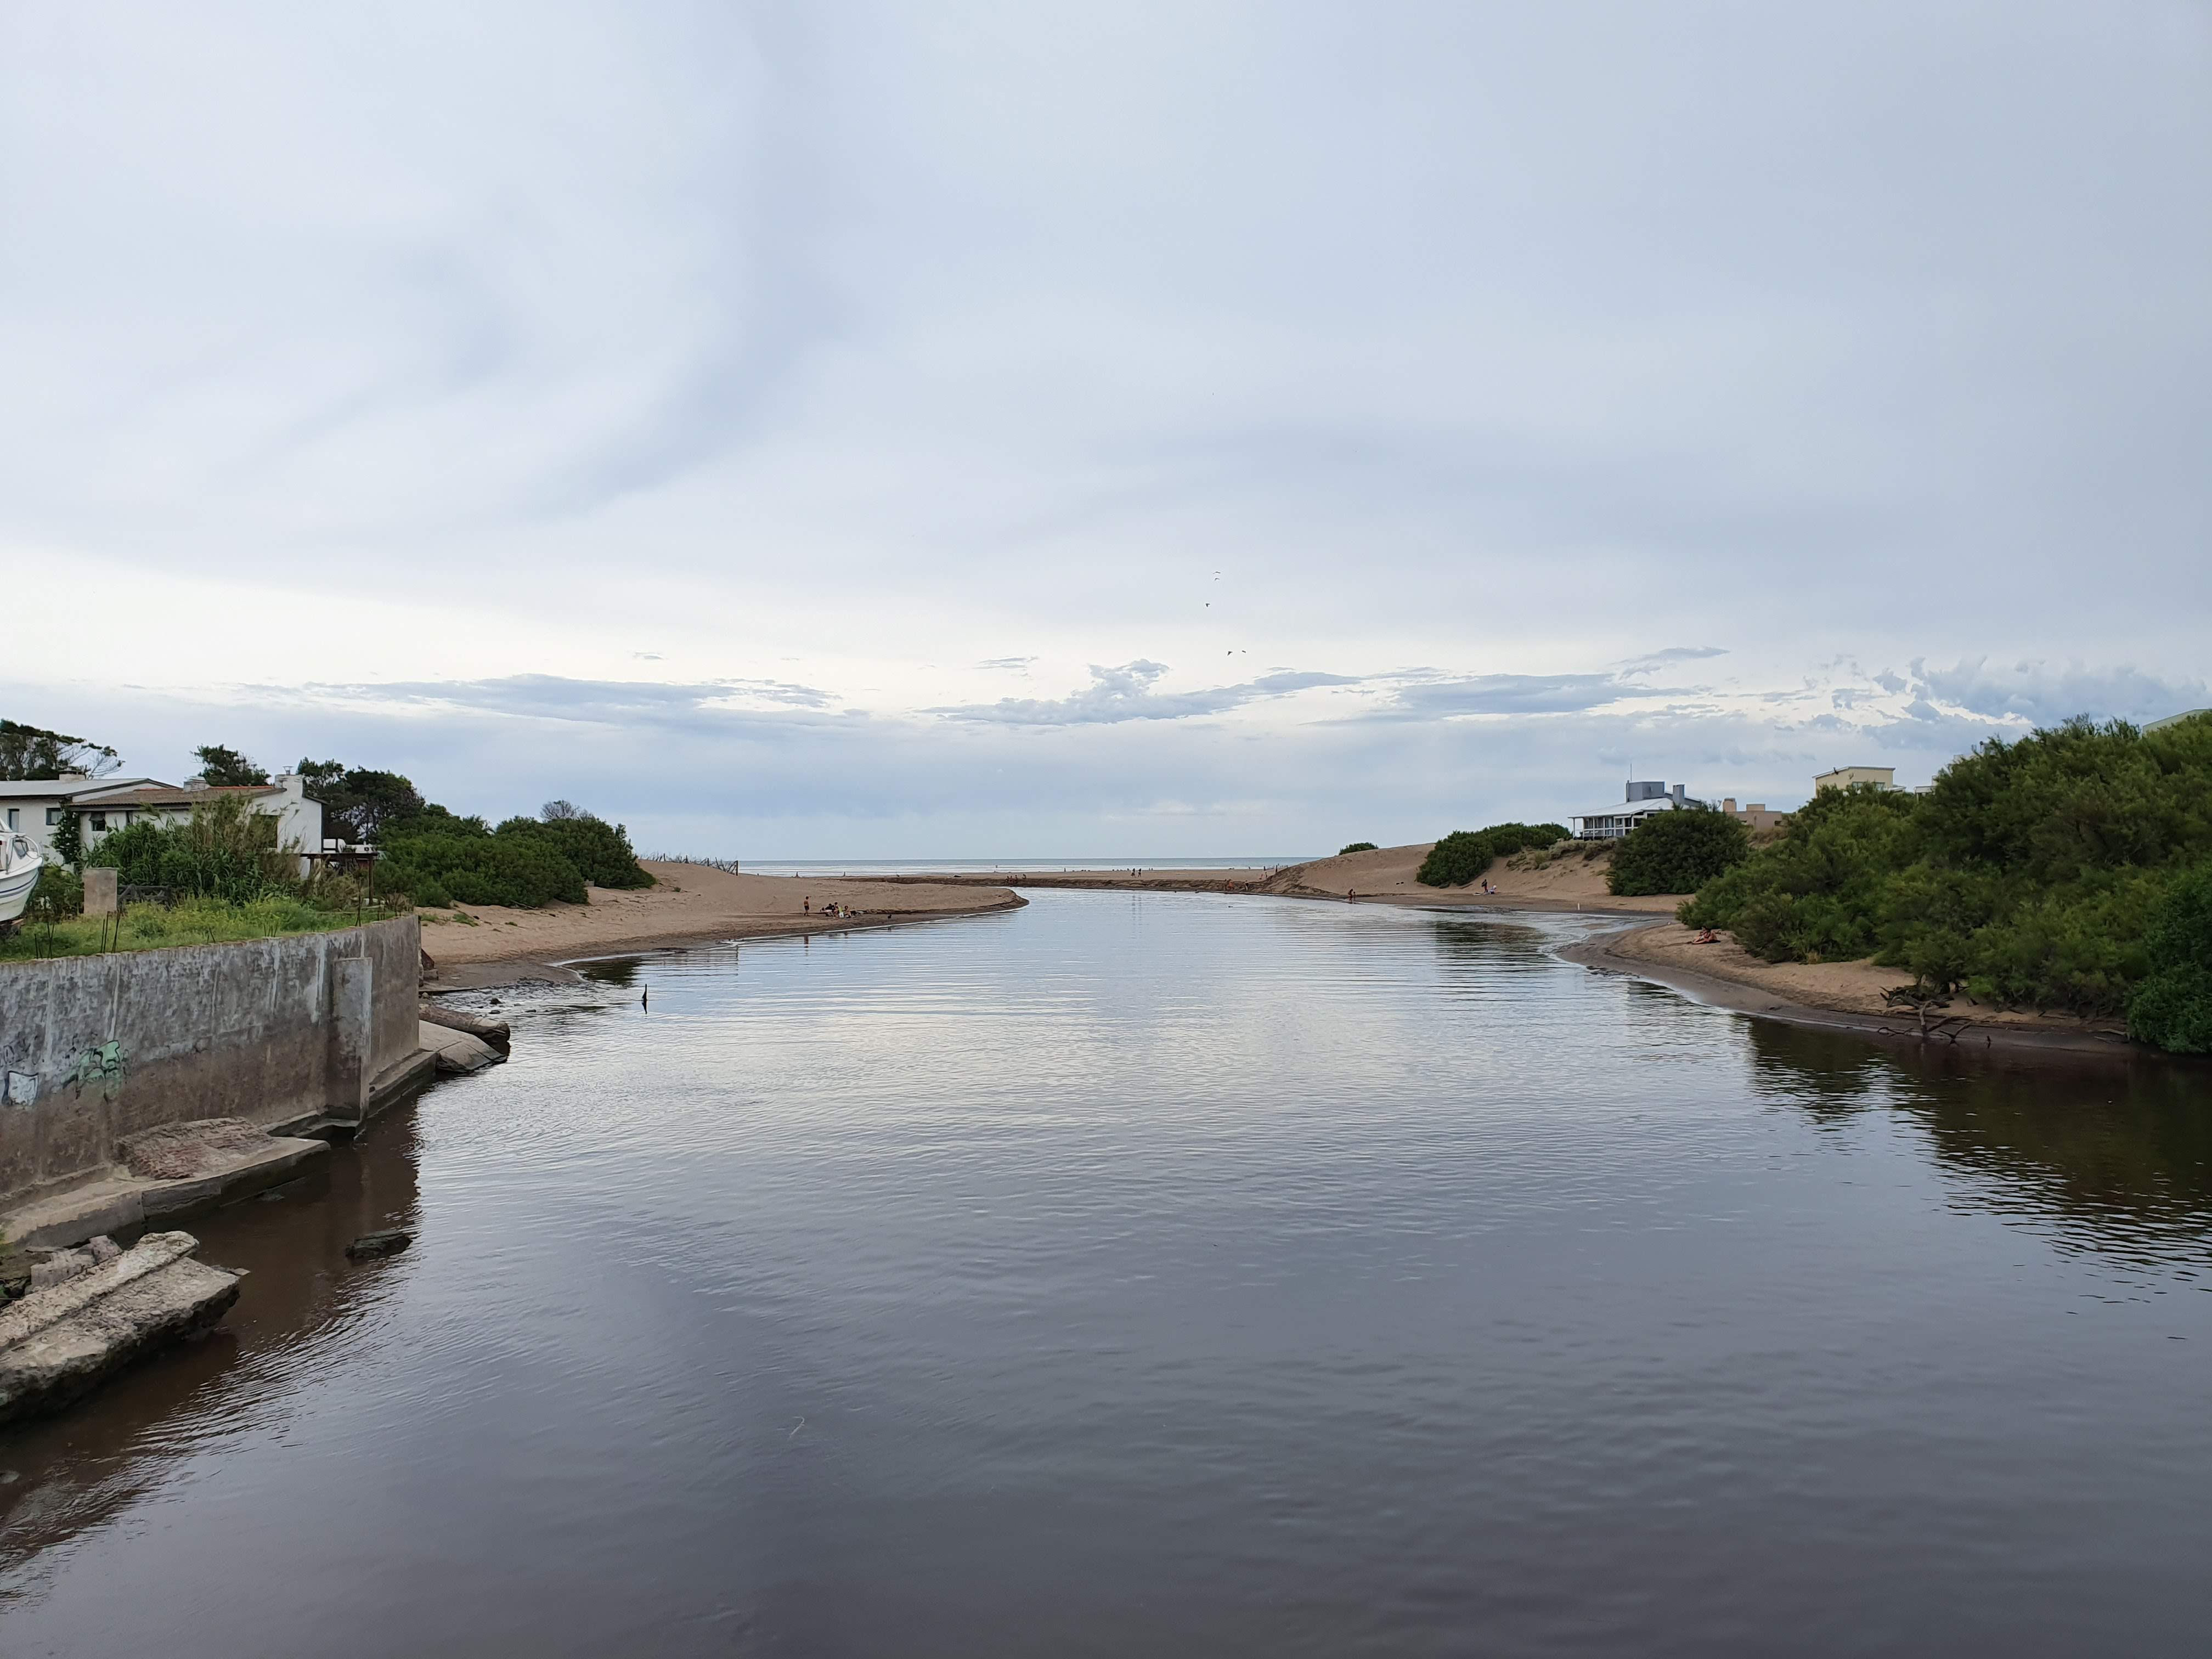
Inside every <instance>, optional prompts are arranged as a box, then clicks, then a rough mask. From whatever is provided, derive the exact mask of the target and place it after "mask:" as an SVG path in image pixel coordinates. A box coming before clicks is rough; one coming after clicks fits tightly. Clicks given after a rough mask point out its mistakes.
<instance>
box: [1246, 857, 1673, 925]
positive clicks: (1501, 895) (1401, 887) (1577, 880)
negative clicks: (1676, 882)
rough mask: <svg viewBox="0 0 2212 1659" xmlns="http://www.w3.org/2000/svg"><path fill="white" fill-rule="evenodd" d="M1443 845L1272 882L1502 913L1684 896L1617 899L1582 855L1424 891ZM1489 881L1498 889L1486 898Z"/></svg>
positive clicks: (1522, 864)
mask: <svg viewBox="0 0 2212 1659" xmlns="http://www.w3.org/2000/svg"><path fill="white" fill-rule="evenodd" d="M1434 844H1435V843H1434V842H1421V843H1419V845H1417V846H1413V847H1385V848H1380V849H1379V850H1377V851H1376V852H1372V853H1346V854H1341V855H1340V856H1338V857H1336V858H1333V859H1320V860H1316V861H1315V862H1313V863H1311V864H1302V865H1299V866H1297V868H1296V869H1295V870H1289V871H1285V872H1283V874H1282V876H1280V877H1279V878H1276V880H1275V881H1273V882H1271V883H1268V884H1264V885H1263V886H1262V887H1261V890H1262V891H1268V892H1288V893H1310V894H1313V895H1316V896H1325V897H1328V898H1341V897H1343V896H1344V895H1345V894H1346V892H1347V891H1350V892H1355V893H1357V894H1358V896H1359V897H1360V898H1362V899H1363V900H1364V899H1391V900H1399V901H1413V902H1419V903H1423V904H1437V903H1446V904H1450V903H1464V904H1473V905H1488V906H1492V907H1493V908H1501V909H1544V910H1552V909H1594V910H1625V911H1633V912H1638V913H1644V912H1649V913H1652V914H1655V915H1672V914H1673V913H1674V907H1675V906H1676V905H1677V904H1680V902H1681V897H1680V896H1679V895H1677V896H1665V897H1654V898H1616V897H1614V896H1613V895H1612V894H1611V893H1608V892H1607V891H1606V890H1605V873H1606V870H1607V867H1608V865H1607V860H1605V859H1603V858H1597V859H1585V858H1583V856H1582V855H1581V854H1580V852H1579V851H1574V852H1570V853H1568V854H1566V855H1565V856H1564V857H1559V858H1554V859H1552V860H1549V861H1548V862H1547V864H1546V865H1545V866H1544V867H1543V868H1542V869H1536V868H1534V867H1532V866H1534V863H1535V860H1534V859H1533V858H1531V857H1529V856H1528V855H1527V854H1521V855H1518V856H1516V858H1507V859H1493V860H1491V865H1490V868H1489V869H1488V870H1487V871H1486V872H1483V874H1482V875H1481V876H1480V877H1477V878H1476V879H1475V880H1474V881H1473V882H1470V883H1468V884H1467V885H1466V886H1464V887H1424V886H1422V885H1421V884H1420V883H1419V882H1418V881H1416V880H1414V879H1413V876H1414V872H1416V871H1418V870H1419V868H1420V867H1421V860H1424V859H1425V858H1426V857H1428V855H1429V848H1431V846H1433V845H1434ZM1485 880H1487V881H1489V882H1490V883H1491V884H1492V885H1493V886H1495V887H1496V888H1497V889H1498V891H1497V893H1496V894H1495V895H1494V896H1486V895H1485V894H1484V893H1483V891H1482V889H1481V885H1480V884H1481V883H1482V882H1483V881H1485Z"/></svg>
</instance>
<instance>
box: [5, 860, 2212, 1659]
mask: <svg viewBox="0 0 2212 1659" xmlns="http://www.w3.org/2000/svg"><path fill="white" fill-rule="evenodd" d="M1576 928H1577V924H1576V923H1574V922H1573V921H1571V919H1550V920H1547V919H1543V918H1536V919H1533V920H1532V921H1530V922H1529V923H1528V925H1526V926H1522V925H1506V924H1504V923H1500V922H1497V921H1484V920H1480V919H1475V918H1471V917H1468V916H1465V915H1449V916H1434V915H1421V914H1418V913H1412V912H1407V911H1401V910H1391V909H1385V908H1380V907H1374V908H1370V907H1352V906H1339V907H1330V906H1327V905H1316V904H1297V903H1294V902H1272V901H1260V900H1250V899H1237V898H1223V897H1216V896H1160V895H1133V894H1083V893H1059V892H1040V893H1039V894H1037V895H1036V896H1035V901H1034V902H1033V903H1032V904H1031V906H1030V908H1028V909H1027V910H1024V911H1021V912H1018V913H1012V914H1008V915H996V916H992V917H987V918H981V919H977V920H975V921H962V922H959V923H955V924H949V925H941V926H935V927H927V928H915V929H905V930H895V931H890V932H884V933H855V934H836V935H829V936H826V937H823V938H819V939H813V940H811V941H808V940H802V939H783V940H775V941H763V942H761V943H760V944H758V945H742V946H736V945H728V946H722V947H719V948H716V949H711V950H702V951H690V952H673V953H667V954H656V955H652V956H648V957H639V958H629V959H624V960H623V961H621V962H618V963H603V964H595V965H594V968H593V969H592V975H591V977H592V983H590V984H588V985H586V986H585V987H564V988H562V989H560V990H558V991H547V992H544V994H539V995H534V996H533V997H532V999H530V1000H524V1001H520V1002H519V1001H518V1000H516V999H514V998H512V997H509V998H507V1000H506V1006H503V1007H502V1008H501V1010H500V1012H501V1013H502V1014H503V1015H505V1016H507V1017H508V1018H511V1019H512V1020H513V1023H514V1025H515V1042H514V1058H513V1061H512V1062H511V1063H510V1064H509V1065H507V1066H502V1067H500V1068H497V1069H496V1070H495V1071H492V1072H489V1073H484V1074H483V1075H481V1076H479V1077H477V1078H472V1079H459V1080H456V1081H454V1082H453V1083H451V1084H447V1085H441V1086H440V1087H439V1088H437V1089H435V1090H434V1091H432V1092H431V1093H430V1094H428V1096H426V1097H425V1098H424V1099H423V1101H422V1103H421V1104H420V1105H419V1107H417V1108H416V1109H414V1110H412V1111H411V1112H410V1113H407V1114H404V1115H399V1116H397V1117H395V1118H393V1119H392V1120H391V1121H387V1122H385V1123H382V1124H380V1125H379V1126H377V1127H376V1129H375V1131H374V1133H372V1134H371V1135H370V1136H368V1137H367V1138H366V1139H364V1140H363V1142H362V1144H361V1146H359V1147H357V1148H355V1149H351V1150H348V1151H342V1152H339V1153H338V1154H337V1155H336V1156H335V1158H333V1160H332V1165H331V1170H330V1172H329V1174H328V1176H327V1177H326V1179H327V1182H328V1188H329V1191H328V1194H327V1195H325V1196H322V1197H314V1196H313V1195H311V1194H306V1193H297V1194H287V1195H286V1196H285V1197H283V1198H282V1199H279V1200H272V1201H269V1202H257V1203H252V1204H248V1205H246V1206H241V1207H240V1208H239V1209H237V1210H234V1211H232V1212H227V1213H226V1214H225V1215H223V1216H222V1217H220V1218H215V1219H214V1220H212V1221H210V1222H209V1223H207V1224H205V1225H204V1227H203V1228H202V1231H203V1233H204V1237H206V1239H207V1248H206V1250H205V1254H206V1255H208V1256H209V1257H210V1259H211V1260H215V1261H223V1262H226V1263H231V1264H236V1265H244V1266H247V1267H252V1268H253V1269H254V1272H253V1274H252V1277H251V1278H250V1279H248V1280H247V1284H246V1294H245V1297H244V1298H243V1299H242V1300H241V1302H240V1306H239V1308H238V1309H237V1310H235V1311H234V1314H233V1316H232V1317H231V1320H230V1321H229V1322H228V1325H227V1327H226V1328H225V1329H224V1331H223V1332H222V1334H220V1335H218V1336H217V1337H216V1338H215V1339H213V1340H210V1341H209V1342H207V1343H205V1344H203V1345H201V1346H197V1347H196V1348H193V1349H191V1350H187V1351H185V1352H182V1353H179V1354H177V1355H174V1356H171V1357H168V1358H164V1359H162V1360H161V1361H159V1362H157V1363H155V1364H152V1365H149V1367H147V1368H145V1369H144V1370H140V1371H138V1372H137V1373H135V1374H133V1375H132V1376H131V1377H130V1378H128V1379H127V1380H126V1381H125V1382H124V1383H121V1384H119V1385H118V1386H117V1387H116V1388H114V1389H111V1390H110V1391H109V1392H108V1393H106V1395H102V1396H101V1397H100V1399H99V1401H96V1402H95V1403H94V1404H93V1405H92V1406H90V1407H88V1408H86V1409H85V1410H83V1411H81V1412H80V1413H77V1414H76V1415H74V1416H72V1417H69V1418H65V1419H61V1420H59V1421H58V1422H55V1423H52V1424H49V1425H44V1426H41V1427H39V1428H37V1429H34V1430H32V1431H26V1432H22V1433H19V1434H18V1435H17V1436H15V1437H14V1438H13V1439H11V1440H10V1441H9V1442H8V1443H7V1444H6V1446H5V1448H4V1451H3V1452H0V1465H3V1466H4V1468H5V1470H6V1471H8V1472H12V1473H13V1474H14V1475H15V1480H13V1482H12V1483H9V1484H5V1485H0V1504H7V1505H9V1506H10V1507H9V1508H8V1510H6V1512H5V1515H4V1519H0V1638H4V1639H0V1651H5V1652H6V1653H7V1654H9V1656H11V1659H12V1656H14V1655H15V1654H18V1653H30V1654H36V1653H49V1652H51V1653H65V1654H76V1653H107V1652H125V1651H137V1650H155V1649H158V1650H161V1651H163V1652H166V1653H170V1654H175V1655H180V1656H185V1659H191V1656H196V1655H199V1654H208V1655H217V1654H222V1655H229V1654H232V1653H235V1652H239V1651H250V1652H258V1651H301V1650H312V1651H315V1652H318V1653H327V1654H332V1655H356V1654H358V1655H363V1656H368V1655H378V1656H382V1655H386V1654H391V1653H395V1652H404V1653H409V1654H442V1653H453V1654H477V1653H487V1652H530V1653H563V1654H565V1653H593V1654H597V1653H605V1652H654V1653H720V1652H727V1651H732V1650H736V1651H748V1652H766V1653H779V1654H781V1653H792V1654H800V1653H804V1654H815V1653H829V1654H846V1653H853V1654H877V1653H881V1654H901V1655H906V1654H932V1653H945V1654H956V1653H957V1654H960V1655H963V1656H972V1655H977V1654H983V1655H991V1654H1007V1655H1014V1654H1021V1655H1029V1654H1037V1653H1054V1654H1061V1653H1074V1654H1084V1653H1097V1654H1114V1655H1117V1656H1119V1655H1127V1654H1130V1653H1181V1652H1205V1653H1222V1654H1241V1653H1254V1654H1260V1653H1264V1654H1267V1655H1270V1656H1273V1655H1280V1654H1286V1653H1293V1654H1294V1653H1311V1654H1326V1655H1331V1656H1334V1655H1340V1654H1352V1653H1377V1654H1381V1653H1389V1654H1398V1653H1406V1654H1431V1653H1433V1654H1447V1653H1450V1654H1456V1653H1465V1652H1470V1651H1494V1652H1511V1653H1533V1654H1552V1653H1560V1654H1565V1653H1590V1652H1635V1653H1638V1654H1644V1653H1656V1654H1667V1653H1681V1654H1697V1655H1700V1656H1704V1655H1711V1654H1739V1653H1740V1654H1765V1653H1771V1652H1774V1651H1779V1650H1787V1651H1792V1652H1799V1653H1814V1654H1826V1653H1836V1654H1844V1653H1863V1652H1869V1651H1875V1650H1882V1651H1899V1650H1905V1651H1927V1652H1937V1651H1943V1652H1978V1651H2002V1652H2005V1653H2008V1654H2038V1653H2052V1654H2057V1653H2072V1652H2081V1651H2089V1650H2113V1649H2119V1650H2136V1649H2147V1650H2187V1649H2188V1648H2189V1647H2190V1646H2191V1644H2192V1643H2194V1642H2195V1641H2196V1640H2197V1638H2198V1637H2199V1636H2200V1635H2201V1631H2202V1628H2203V1618H2204V1615H2205V1614H2206V1613H2207V1612H2208V1611H2212V1606H2208V1601H2212V1597H2208V1592H2207V1590H2206V1589H2205V1586H2204V1582H2203V1580H2204V1575H2203V1571H2202V1559H2201V1558H2202V1547H2201V1540H2202V1535H2203V1503H2204V1499H2203V1493H2204V1492H2205V1491H2206V1490H2208V1488H2212V1449H2208V1445H2207V1441H2206V1437H2205V1436H2204V1435H2203V1407H2204V1401H2205V1388H2206V1374H2205V1371H2204V1365H2205V1363H2206V1356H2207V1354H2208V1352H2212V1297H2207V1296H2206V1295H2204V1294H2203V1285H2205V1284H2206V1283H2207V1282H2208V1279H2207V1276H2206V1275H2205V1273H2204V1272H2203V1269H2204V1267H2205V1265H2206V1255H2207V1249H2208V1241H2212V1172H2209V1171H2208V1152H2212V1148H2208V1144H2207V1115H2208V1101H2207V1095H2208V1090H2207V1085H2206V1075H2207V1074H2206V1073H2205V1072H2204V1071H2203V1069H2201V1068H2183V1067H2174V1066H2136V1067H2132V1068H2130V1067H2126V1066H2113V1067H2110V1068H2087V1069H2075V1070H2056V1069H2051V1068H2048V1067H2044V1068H2034V1069H2024V1068H2021V1067H2019V1066H2007V1065H2005V1064H2004V1063H2003V1062H2002V1057H1998V1058H1996V1059H1992V1058H1991V1057H1989V1056H1984V1055H1976V1054H1970V1053H1967V1052H1964V1051H1955V1050H1948V1049H1946V1050H1932V1051H1926V1052H1923V1051H1920V1050H1917V1049H1913V1048H1895V1047H1891V1048H1873V1047H1870V1046H1868V1045H1866V1044H1863V1043H1861V1042H1856V1041H1854V1040H1852V1039H1850V1038H1849V1037H1847V1036H1840V1035H1838V1034H1834V1033H1830V1032H1821V1031H1808V1030H1797V1029H1795V1028H1790V1027H1784V1026H1777V1025H1765V1024H1752V1023H1750V1022H1748V1021H1746V1020H1744V1019H1742V1018H1740V1017H1737V1016H1735V1015H1732V1014H1728V1013H1724V1012H1718V1011H1716V1010H1713V1009H1710V1008H1705V1007H1701V1006H1697V1005H1695V1004H1693V1003H1691V1002H1688V1001H1686V1000H1684V999H1682V998H1680V997H1679V996H1676V995H1674V994H1672V993H1671V992H1668V991H1664V990H1662V989H1660V988H1658V987H1651V986H1647V985H1644V984H1641V983H1638V982H1635V981H1624V980H1621V979H1619V978H1617V977H1613V976H1610V975H1596V974H1589V973H1586V972H1584V971H1583V970H1581V969H1575V968H1571V967H1568V966H1566V965H1565V964H1563V963H1559V961H1558V960H1557V959H1556V958H1555V957H1553V956H1551V955H1550V954H1549V953H1548V950H1549V946H1550V945H1553V944H1554V943H1556V942H1557V941H1558V940H1559V939H1563V938H1565V937H1569V936H1571V935H1572V934H1573V933H1575V931H1576ZM647 990H649V991H650V993H651V995H650V1000H649V1002H647V1001H646V1000H644V997H643V994H644V993H645V992H646V991H647ZM395 1224H401V1225H416V1226H418V1227H419V1229H420V1238H419V1241H418V1243H417V1244H416V1248H415V1249H413V1250H411V1251H410V1252H409V1253H407V1254H406V1255H402V1256H399V1257H397V1258H394V1259H392V1260H391V1261H385V1262H379V1263H374V1264H368V1265H366V1266H360V1267H356V1266H353V1265H350V1264H348V1263H347V1262H346V1261H345V1260H344V1257H343V1246H344V1244H345V1243H346V1242H347V1241H348V1240H349V1239H350V1238H351V1237H354V1236H355V1235H356V1234H357V1233H360V1232H362V1231H368V1230H370V1229H371V1228H374V1227H377V1226H382V1225H395Z"/></svg>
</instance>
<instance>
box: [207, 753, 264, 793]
mask: <svg viewBox="0 0 2212 1659" xmlns="http://www.w3.org/2000/svg"><path fill="white" fill-rule="evenodd" d="M192 753H193V754H194V755H196V756H197V757H199V763H200V781H201V782H202V783H204V784H205V785H207V787H209V788H210V789H224V788H235V787H239V786H240V785H241V784H253V783H266V782H268V781H269V774H268V772H267V770H266V769H264V768H262V767H258V766H256V765H255V764H254V763H253V762H252V760H251V759H250V758H248V757H246V756H244V755H241V754H240V753H239V752H238V750H235V749H226V748H224V747H223V746H222V744H219V743H210V744H204V746H202V747H200V748H198V749H195V750H192Z"/></svg>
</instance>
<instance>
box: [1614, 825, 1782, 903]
mask: <svg viewBox="0 0 2212 1659" xmlns="http://www.w3.org/2000/svg"><path fill="white" fill-rule="evenodd" d="M1750 852H1751V836H1750V832H1749V831H1748V830H1747V829H1745V828H1744V827H1743V823H1742V821H1741V819H1738V818H1733V817H1729V815H1728V814H1727V813H1725V812H1711V811H1705V809H1704V808H1702V807H1694V806H1693V807H1682V808H1678V809H1676V810H1675V811H1668V812H1653V813H1651V814H1650V815H1649V816H1648V817H1645V818H1644V822H1643V823H1639V824H1638V825H1637V826H1636V828H1635V829H1632V830H1630V831H1629V832H1628V834H1627V835H1626V836H1624V837H1622V839H1621V842H1620V846H1619V847H1618V848H1615V849H1614V852H1613V868H1612V869H1610V870H1608V871H1607V872H1606V878H1605V885H1606V890H1607V891H1608V892H1610V893H1613V894H1616V895H1618V896H1621V897H1624V898H1626V897H1632V896H1633V897H1641V896H1644V895H1645V894H1650V893H1693V892H1695V891H1697V890H1698V889H1699V887H1701V886H1703V885H1704V884H1705V883H1706V882H1709V881H1711V880H1712V879H1713V878H1714V877H1716V876H1717V875H1720V874H1721V873H1723V872H1724V871H1726V870H1728V869H1729V868H1731V867H1732V866H1735V865H1738V864H1741V863H1742V862H1743V860H1745V858H1747V856H1748V855H1749V854H1750Z"/></svg>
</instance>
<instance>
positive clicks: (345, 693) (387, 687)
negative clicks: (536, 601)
mask: <svg viewBox="0 0 2212 1659" xmlns="http://www.w3.org/2000/svg"><path fill="white" fill-rule="evenodd" d="M251 690H253V691H255V692H256V693H257V694H259V695H262V696H289V697H293V698H297V699H301V700H304V701H310V702H339V703H344V704H349V705H352V706H355V707H382V708H392V709H395V710H406V711H430V710H435V711H441V712H452V711H460V712H466V713H469V714H493V715H499V716H502V717H506V718H509V719H523V720H556V721H568V722H578V723H589V724H592V725H599V726H640V725H642V726H667V725H671V724H678V725H699V724H702V723H703V724H707V725H710V726H711V725H712V724H713V723H714V722H715V721H717V720H730V719H732V718H736V717H740V716H744V715H747V714H757V710H755V709H753V708H750V707H749V705H752V704H758V703H766V704H768V705H769V706H770V707H771V708H775V709H782V710H807V711H814V710H822V709H826V708H828V707H829V704H830V703H831V702H834V701H836V698H835V697H834V696H833V694H831V693H829V692H827V691H823V690H817V688H815V687H813V686H811V685H795V684H790V683H789V682H787V681H782V680H748V679H725V680H704V681H699V682H696V683H694V684H668V683H666V682H664V681H659V680H590V679H570V678H564V677H562V676H560V675H557V674H510V675H507V676H505V677H504V678H499V679H486V680H421V681H413V682H406V681H387V682H372V683H367V684H351V685H340V684H307V685H302V686H297V687H283V686H268V685H264V686H255V687H252V688H251Z"/></svg>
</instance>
